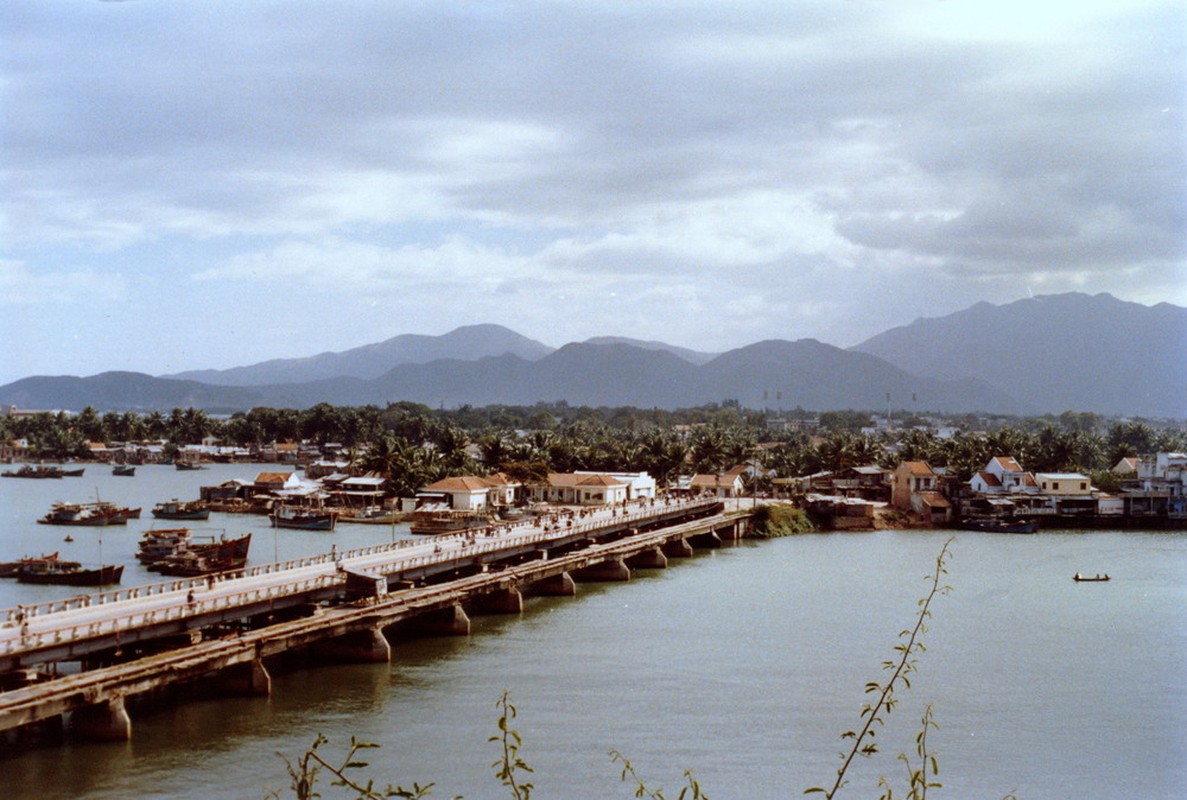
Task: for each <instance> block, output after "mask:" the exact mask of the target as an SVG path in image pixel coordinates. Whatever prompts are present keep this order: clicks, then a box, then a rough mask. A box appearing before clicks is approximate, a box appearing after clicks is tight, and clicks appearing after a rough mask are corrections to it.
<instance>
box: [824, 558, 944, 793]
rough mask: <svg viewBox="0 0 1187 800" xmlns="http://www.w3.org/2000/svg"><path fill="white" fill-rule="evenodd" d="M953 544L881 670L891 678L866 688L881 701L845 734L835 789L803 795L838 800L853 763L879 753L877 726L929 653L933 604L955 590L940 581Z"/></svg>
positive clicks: (864, 709) (866, 707)
mask: <svg viewBox="0 0 1187 800" xmlns="http://www.w3.org/2000/svg"><path fill="white" fill-rule="evenodd" d="M952 541H953V539H952V538H949V539H948V540H947V541H946V542H944V546H943V547H942V548H941V549H940V554H939V555H938V556H937V557H936V569H935V572H934V573H933V574H931V575H928V576H927V579H928V580H930V581H931V588H930V590H929V591H928V593H927V594H926V595H925V596H923V597H922V598H920V600H919V616H918V618H916V620H915V627H914V628H911V629H909V630H904V631H901V632H900V633H899V638H900V639H903V640H904V641H903V642H901V643H899V644H897V645H895V647H894V650H895V652H896V653H898V658H897V660H893V659H892V660H890V661H884V662H882V668H883V669H886V670H889V671H890V678H889V679H888V680H887V681H886V683H885V684H880V683H878V682H877V681H870V682H869V683H867V684H866V694H877V695H878V699H877V700H876V701H875V702H874V703H873V705H871V704H869V703H867V704H865V705H864V706H862V709H861V716H862V718H864V719H865V723H864V724H863V725H862V727H861V729H860V730H857V731H845V733H843V734H841V738H842V739H852V740H853V746H852V747H851V748H850V749H849V751H848V752H847V753H845V752H843V753H841V758H842V763H841V767H840V769H838V770H837V779H836V781H835V782H834V783H833V785H832V788H830V789H825V788H824V787H821V786H813V787H812V788H810V789H806V790H804V794H811V793H814V792H819V793H822V794H824V796H825V797H826V798H828V800H832V798H833V797H836V794H837V792H838V791H840V789H841V787H842V786H844V785H845V774H846V773H847V772H848V771H849V766H850V765H851V764H852V763H853V759H855V758H856V757H857V756H859V755H861V756H863V757H867V758H868V757H870V756H872V755H874V754H875V753H877V752H878V743H877V742H876V741H874V737H875V735H876V733H877V731H876V730H875V727H874V726H875V725H879V726H880V725H884V724H885V718H886V715H887V714H889V713H890V712H891V711H892V710H893V709H894V707H895V705H896V704H897V702H898V701H897V699H896V697H895V691H896V690H897V689H898V685H899V684H900V683H901V684H902V685H903V686H906V687H907V688H908V689H909V688H911V679H910V674H911V673H912V672H914V671H915V670H916V669H917V664H918V660H917V658H916V656H917V654H918V653H922V652H923V651H924V650H926V649H927V648H925V647H924V646H923V642H922V641H921V640H920V637H921V636H922V635H923V634H924V633H926V632H927V621H928V619H930V618H931V602H932V600H934V599H935V598H936V596H938V595H941V594H947V593H948V592H950V591H951V590H952V587H951V586H947V585H943V586H941V585H940V577H941V576H942V575H947V574H948V570H947V568H946V566H945V565H946V564H947V561H948V557H949V553H948V547H949V545H951V544H952ZM927 719H930V717H927ZM925 741H926V739H925Z"/></svg>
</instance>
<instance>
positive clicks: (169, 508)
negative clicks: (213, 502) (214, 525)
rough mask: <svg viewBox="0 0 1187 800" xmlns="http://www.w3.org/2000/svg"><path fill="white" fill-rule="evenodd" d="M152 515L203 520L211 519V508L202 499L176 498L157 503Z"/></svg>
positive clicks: (163, 517) (158, 517)
mask: <svg viewBox="0 0 1187 800" xmlns="http://www.w3.org/2000/svg"><path fill="white" fill-rule="evenodd" d="M152 515H153V516H154V517H156V518H157V519H182V520H201V519H210V509H209V508H208V507H207V505H206V503H205V502H204V501H202V500H189V501H181V500H178V499H176V498H174V499H172V500H166V501H165V502H164V503H157V506H156V508H154V509H153V510H152Z"/></svg>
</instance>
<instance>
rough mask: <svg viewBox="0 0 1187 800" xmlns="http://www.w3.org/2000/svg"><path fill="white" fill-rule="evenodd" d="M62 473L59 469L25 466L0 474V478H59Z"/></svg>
mask: <svg viewBox="0 0 1187 800" xmlns="http://www.w3.org/2000/svg"><path fill="white" fill-rule="evenodd" d="M63 475H64V473H63V472H62V469H61V468H60V467H46V466H41V465H36V466H34V465H32V464H26V465H24V466H23V467H21V468H20V469H18V470H16V471H15V472H13V471H9V472H4V473H0V478H33V479H44V478H61V477H63Z"/></svg>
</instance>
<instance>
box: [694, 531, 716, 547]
mask: <svg viewBox="0 0 1187 800" xmlns="http://www.w3.org/2000/svg"><path fill="white" fill-rule="evenodd" d="M689 541H690V542H691V543H692V544H695V545H696V546H697V547H701V548H704V549H706V550H716V549H718V548H719V547H721V546H722V542H721V537H720V536H718V535H717V534H716V533H714V532H713V531H709V532H708V533H701V534H697V535H696V536H690V537H689Z"/></svg>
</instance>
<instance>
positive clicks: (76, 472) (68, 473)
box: [62, 467, 87, 478]
mask: <svg viewBox="0 0 1187 800" xmlns="http://www.w3.org/2000/svg"><path fill="white" fill-rule="evenodd" d="M86 469H87V468H86V467H79V468H78V469H64V470H62V477H64V478H81V477H82V474H83V473H84V472H86Z"/></svg>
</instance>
